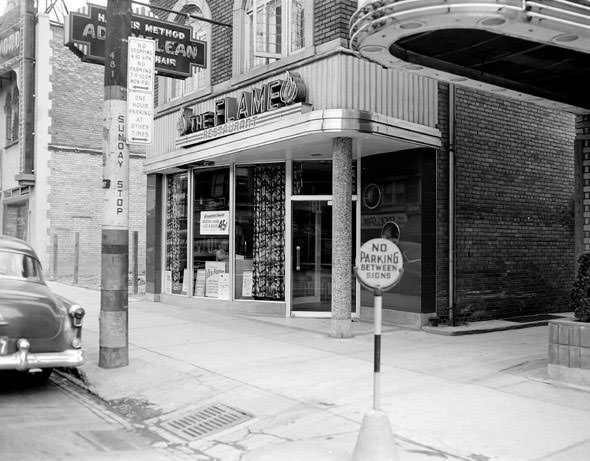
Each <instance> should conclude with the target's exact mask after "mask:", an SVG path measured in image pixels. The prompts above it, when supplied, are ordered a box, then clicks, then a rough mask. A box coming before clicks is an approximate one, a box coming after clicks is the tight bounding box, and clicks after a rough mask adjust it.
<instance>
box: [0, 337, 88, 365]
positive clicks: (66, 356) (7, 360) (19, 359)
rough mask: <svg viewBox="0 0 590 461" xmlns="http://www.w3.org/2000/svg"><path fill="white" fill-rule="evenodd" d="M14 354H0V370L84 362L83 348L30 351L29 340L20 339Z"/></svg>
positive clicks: (80, 363)
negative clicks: (59, 350)
mask: <svg viewBox="0 0 590 461" xmlns="http://www.w3.org/2000/svg"><path fill="white" fill-rule="evenodd" d="M17 347H18V350H17V351H16V352H15V353H14V354H10V355H0V370H19V371H23V370H30V369H31V368H55V367H77V366H80V365H82V364H83V363H84V350H83V349H68V350H65V351H63V352H41V353H36V354H33V353H30V352H29V342H28V341H26V340H23V339H20V340H19V341H18V343H17Z"/></svg>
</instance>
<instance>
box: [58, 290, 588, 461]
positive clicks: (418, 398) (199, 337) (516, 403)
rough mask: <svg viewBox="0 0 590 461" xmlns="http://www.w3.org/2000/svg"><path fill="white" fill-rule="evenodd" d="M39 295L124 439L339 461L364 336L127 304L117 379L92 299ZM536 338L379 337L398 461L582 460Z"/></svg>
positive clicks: (363, 409)
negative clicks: (68, 323)
mask: <svg viewBox="0 0 590 461" xmlns="http://www.w3.org/2000/svg"><path fill="white" fill-rule="evenodd" d="M49 284H50V286H51V287H52V289H54V291H56V292H57V293H60V294H62V295H64V296H67V297H68V298H70V299H73V300H75V301H77V302H79V303H80V304H81V305H82V306H84V307H85V308H86V310H87V317H86V319H85V325H84V333H83V340H84V347H85V349H86V351H87V363H86V364H85V365H84V366H82V367H81V372H82V374H83V376H84V377H85V379H86V382H87V385H88V387H89V388H90V390H91V391H92V392H94V393H95V394H97V395H98V396H100V397H101V398H102V399H104V400H105V401H107V402H109V403H110V404H111V406H112V407H113V408H115V409H117V408H119V409H123V408H124V409H125V411H126V412H127V414H131V415H132V416H134V418H133V420H134V422H135V423H136V427H138V428H148V429H150V430H152V431H155V432H158V433H160V434H161V435H162V436H164V437H165V439H166V440H168V441H169V442H170V443H178V444H179V445H180V446H185V447H186V450H187V453H191V454H192V455H193V459H202V460H208V459H220V460H224V461H225V460H238V459H242V460H249V461H252V460H281V461H282V460H328V459H334V460H347V459H350V456H351V454H352V451H353V448H354V445H355V443H356V440H357V437H358V433H359V428H360V424H361V421H362V419H363V416H364V415H365V414H366V413H367V412H368V411H369V410H370V409H371V407H372V401H373V400H372V398H373V327H372V325H371V324H368V323H364V322H354V323H353V331H354V337H353V338H351V339H334V338H330V337H329V336H328V331H329V328H330V323H329V320H323V319H300V318H299V319H291V318H276V317H265V316H250V315H249V316H245V315H244V316H241V315H233V316H231V315H226V314H223V315H218V314H215V313H211V312H207V311H206V310H204V309H200V308H199V307H198V306H196V307H190V308H189V307H179V306H170V305H165V304H160V303H152V302H149V301H146V300H143V299H141V298H139V297H138V298H133V297H130V300H129V362H130V363H129V366H127V367H123V368H117V369H101V368H99V367H98V344H99V337H98V332H99V328H98V316H99V311H100V293H99V292H98V291H93V290H88V289H84V288H78V287H73V286H68V285H64V284H60V283H56V282H50V283H49ZM547 334H548V332H547V326H536V327H532V328H526V329H517V330H506V331H495V332H491V333H486V334H469V335H460V336H449V335H440V334H431V333H428V332H424V331H415V330H406V329H401V328H397V327H393V326H388V325H384V327H383V333H382V358H381V376H382V398H381V402H382V408H383V410H384V411H386V412H387V414H388V415H389V420H390V422H391V425H392V428H393V432H394V436H395V442H396V445H397V459H399V460H420V459H430V460H432V459H462V460H488V459H490V460H540V459H543V460H573V461H576V460H586V459H590V392H586V391H583V390H579V389H573V388H568V387H564V386H560V385H558V384H555V383H552V382H551V381H550V380H549V379H548V378H547V373H546V365H547V362H546V359H547ZM205 407H210V408H209V409H210V410H211V411H213V412H218V413H219V415H220V416H219V418H213V419H214V421H217V426H216V427H206V426H205V425H204V424H199V422H198V420H197V417H198V416H201V415H202V411H201V410H203V409H204V408H205ZM197 431H203V432H201V433H199V434H197ZM394 459H395V458H394Z"/></svg>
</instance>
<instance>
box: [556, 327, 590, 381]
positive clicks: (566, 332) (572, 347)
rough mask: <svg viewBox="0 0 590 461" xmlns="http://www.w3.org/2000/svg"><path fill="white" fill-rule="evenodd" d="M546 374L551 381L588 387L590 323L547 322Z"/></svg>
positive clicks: (589, 376) (589, 379)
mask: <svg viewBox="0 0 590 461" xmlns="http://www.w3.org/2000/svg"><path fill="white" fill-rule="evenodd" d="M547 371H548V373H549V377H550V378H551V379H554V380H557V381H563V382H565V383H569V384H575V385H577V386H583V387H587V388H590V323H583V322H578V321H576V320H573V319H563V320H551V321H550V322H549V363H548V365H547Z"/></svg>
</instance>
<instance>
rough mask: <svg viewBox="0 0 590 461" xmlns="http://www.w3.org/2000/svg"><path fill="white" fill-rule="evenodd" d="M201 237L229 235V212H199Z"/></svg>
mask: <svg viewBox="0 0 590 461" xmlns="http://www.w3.org/2000/svg"><path fill="white" fill-rule="evenodd" d="M200 224H201V228H200V233H201V235H229V211H227V210H226V211H201V222H200Z"/></svg>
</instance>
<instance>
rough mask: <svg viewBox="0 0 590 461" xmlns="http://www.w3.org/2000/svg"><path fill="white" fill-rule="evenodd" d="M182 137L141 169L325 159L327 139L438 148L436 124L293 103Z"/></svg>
mask: <svg viewBox="0 0 590 461" xmlns="http://www.w3.org/2000/svg"><path fill="white" fill-rule="evenodd" d="M210 136H216V137H213V139H208V138H207V135H206V134H203V132H199V133H195V134H193V135H192V137H191V135H189V136H187V139H185V140H183V141H182V143H177V149H176V150H175V151H173V152H169V153H166V154H160V155H158V156H155V157H153V158H150V159H149V160H147V161H146V164H145V172H146V173H148V174H149V173H163V172H169V171H174V170H176V169H178V168H186V167H187V166H190V165H199V164H203V163H204V162H206V163H207V164H211V163H212V162H214V163H216V164H227V163H231V162H239V163H242V162H244V163H246V162H261V161H265V162H268V161H281V160H287V159H299V160H304V159H311V158H314V159H322V158H323V159H330V158H331V156H332V139H333V138H335V137H351V138H353V139H354V140H355V142H356V143H357V150H356V151H357V152H358V153H359V155H361V156H365V155H371V154H375V153H382V152H394V151H397V150H402V149H411V148H414V147H424V146H428V147H440V144H441V142H440V132H439V130H438V129H436V128H431V127H426V126H423V125H418V124H415V123H411V122H407V121H404V120H399V119H396V118H393V117H386V116H383V115H381V114H375V113H370V112H365V111H359V110H348V109H328V110H316V111H312V110H311V108H310V106H309V105H307V104H304V103H298V104H294V105H291V106H287V107H283V108H281V109H277V110H274V111H272V112H269V113H268V114H263V115H262V116H258V118H257V119H256V123H255V125H254V126H252V127H247V128H246V129H242V128H240V127H239V126H238V127H236V128H235V131H234V132H232V133H230V134H226V135H223V136H217V135H216V133H215V132H212V134H211V135H210Z"/></svg>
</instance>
